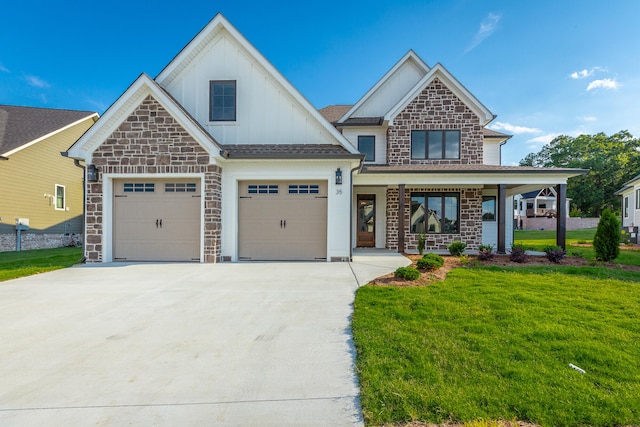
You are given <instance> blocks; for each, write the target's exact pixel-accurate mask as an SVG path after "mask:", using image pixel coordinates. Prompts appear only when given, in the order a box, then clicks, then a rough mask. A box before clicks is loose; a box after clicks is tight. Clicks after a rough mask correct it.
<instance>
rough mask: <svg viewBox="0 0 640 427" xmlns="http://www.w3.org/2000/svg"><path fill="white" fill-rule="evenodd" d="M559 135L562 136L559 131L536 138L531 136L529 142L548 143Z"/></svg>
mask: <svg viewBox="0 0 640 427" xmlns="http://www.w3.org/2000/svg"><path fill="white" fill-rule="evenodd" d="M557 136H560V134H559V133H547V134H545V135H540V136H536V137H535V138H531V139H530V140H528V141H527V142H532V143H534V144H548V143H550V142H551V141H553V139H554V138H555V137H557Z"/></svg>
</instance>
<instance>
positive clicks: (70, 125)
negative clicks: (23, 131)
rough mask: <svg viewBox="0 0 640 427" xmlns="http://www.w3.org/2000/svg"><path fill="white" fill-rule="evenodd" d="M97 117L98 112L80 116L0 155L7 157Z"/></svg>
mask: <svg viewBox="0 0 640 427" xmlns="http://www.w3.org/2000/svg"><path fill="white" fill-rule="evenodd" d="M99 117H100V116H99V115H98V113H93V114H89V115H87V116H86V117H83V118H81V119H80V120H76V121H75V122H73V123H69V124H68V125H66V126H63V127H61V128H60V129H56V130H54V131H53V132H50V133H48V134H46V135H43V136H41V137H39V138H36V139H34V140H33V141H30V142H27V143H26V144H23V145H21V146H20V147H17V148H14V149H13V150H11V151H7V152H6V153H0V157H9V156H10V155H12V154H15V153H17V152H18V151H21V150H24V149H25V148H27V147H31V146H32V145H34V144H37V143H38V142H40V141H44V140H45V139H47V138H51V137H52V136H54V135H56V134H59V133H61V132H64V131H65V130H67V129H70V128H72V127H74V126H75V125H78V124H80V123H82V122H84V121H85V120H88V119H91V118H94V122H95V121H96V120H98V118H99Z"/></svg>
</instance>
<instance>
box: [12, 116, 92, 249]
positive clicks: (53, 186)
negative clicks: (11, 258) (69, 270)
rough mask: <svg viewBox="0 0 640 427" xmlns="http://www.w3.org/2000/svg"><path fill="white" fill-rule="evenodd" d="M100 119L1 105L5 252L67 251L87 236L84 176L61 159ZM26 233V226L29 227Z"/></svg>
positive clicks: (67, 160) (71, 163)
mask: <svg viewBox="0 0 640 427" xmlns="http://www.w3.org/2000/svg"><path fill="white" fill-rule="evenodd" d="M97 119H98V114H97V113H94V112H90V111H74V110H56V109H51V108H33V107H18V106H11V105H0V157H1V158H2V159H4V160H5V161H2V162H0V251H13V250H16V248H17V243H18V242H17V241H16V220H17V218H20V219H22V220H23V221H22V222H24V223H25V224H24V225H27V224H26V223H27V222H28V230H24V231H21V242H20V243H21V249H41V248H51V247H59V246H65V245H66V244H69V242H70V236H71V235H73V234H81V233H82V218H83V215H82V214H83V206H84V200H83V183H82V180H83V171H82V168H81V167H78V166H76V165H74V162H73V161H71V160H69V159H65V158H63V157H62V156H60V152H62V151H65V150H66V149H67V148H68V147H69V145H71V144H73V143H74V142H75V141H77V140H78V138H80V136H82V134H83V133H84V132H85V131H86V130H87V129H89V128H90V127H91V125H93V124H94V123H95V121H96V120H97ZM24 228H26V227H24Z"/></svg>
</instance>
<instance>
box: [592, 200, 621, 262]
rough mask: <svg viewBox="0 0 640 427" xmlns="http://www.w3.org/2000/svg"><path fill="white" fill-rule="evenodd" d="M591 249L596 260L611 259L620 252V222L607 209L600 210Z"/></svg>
mask: <svg viewBox="0 0 640 427" xmlns="http://www.w3.org/2000/svg"><path fill="white" fill-rule="evenodd" d="M593 249H594V250H595V251H596V259H597V260H598V261H605V262H607V261H611V260H613V259H616V258H617V257H618V255H619V254H620V222H619V221H618V219H617V218H616V216H615V215H614V214H613V213H612V212H611V211H610V210H609V209H605V210H604V212H602V216H601V217H600V221H599V222H598V229H597V230H596V235H595V237H594V238H593Z"/></svg>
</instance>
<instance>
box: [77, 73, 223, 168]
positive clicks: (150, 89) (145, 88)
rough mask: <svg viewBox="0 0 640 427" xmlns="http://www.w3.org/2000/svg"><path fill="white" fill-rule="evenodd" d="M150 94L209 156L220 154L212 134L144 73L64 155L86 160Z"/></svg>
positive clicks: (217, 157)
mask: <svg viewBox="0 0 640 427" xmlns="http://www.w3.org/2000/svg"><path fill="white" fill-rule="evenodd" d="M149 95H151V96H153V98H154V99H155V100H156V101H158V102H159V103H160V105H162V107H163V108H164V109H166V110H167V111H168V112H169V114H171V116H172V117H173V118H175V119H176V120H177V121H178V123H179V124H180V125H181V126H182V127H183V128H184V129H185V130H186V131H187V132H189V133H190V134H191V135H192V136H194V137H195V138H196V140H197V141H198V142H199V143H200V145H201V146H202V147H203V148H204V149H205V150H206V151H207V152H208V153H209V155H210V156H211V159H212V160H214V162H213V163H214V164H215V159H219V158H220V147H217V146H216V145H214V144H213V143H212V142H211V139H212V137H211V136H210V135H208V134H206V133H205V132H204V131H203V130H202V129H201V128H200V127H199V126H198V125H197V124H195V123H194V122H193V120H190V119H189V118H188V117H187V116H186V115H185V113H184V112H183V111H182V110H181V109H180V108H179V107H178V106H177V105H176V103H175V101H174V100H173V99H172V98H170V97H169V96H168V95H167V94H166V93H165V92H164V91H163V90H162V89H161V88H160V87H159V86H158V85H157V84H156V83H155V82H154V81H153V80H152V79H151V77H149V76H148V75H147V74H144V73H143V74H141V75H140V77H138V78H137V79H136V81H135V82H133V83H132V84H131V86H129V88H128V89H127V90H126V91H125V92H124V93H123V94H122V95H121V96H120V98H118V99H117V100H116V102H115V103H113V105H111V106H110V107H109V109H108V110H107V111H106V112H105V113H104V115H103V116H102V117H101V118H100V120H98V122H97V123H96V124H95V125H93V126H92V127H91V128H90V129H89V130H88V131H87V132H86V133H85V134H84V135H82V137H81V138H80V139H79V140H78V141H77V142H76V143H75V144H74V145H73V146H72V147H71V148H70V149H69V150H68V152H67V154H68V157H71V158H73V159H78V160H85V161H90V159H91V157H92V155H93V152H94V151H95V150H96V149H97V148H98V147H99V146H100V144H102V143H103V142H104V140H105V139H106V138H107V137H108V136H109V135H110V134H111V133H112V132H114V131H115V130H116V129H117V128H118V126H120V125H121V124H122V122H124V120H126V118H127V117H128V116H129V115H130V114H131V113H132V112H133V111H134V110H135V109H136V108H138V106H139V105H140V103H141V102H142V101H143V100H144V99H145V98H146V97H147V96H149Z"/></svg>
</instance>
